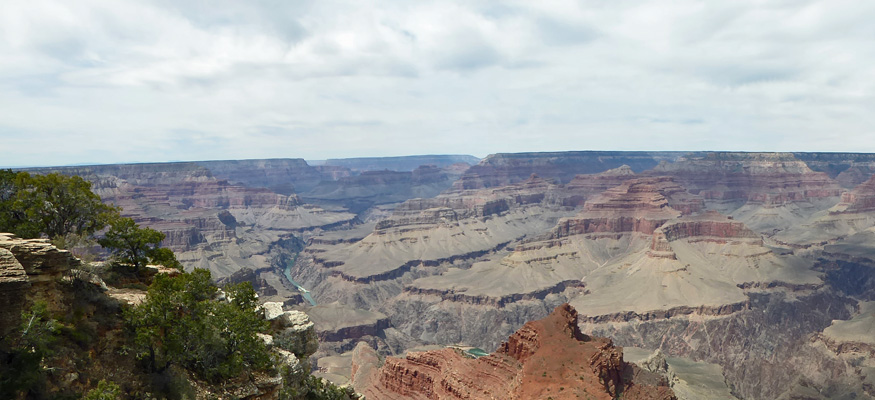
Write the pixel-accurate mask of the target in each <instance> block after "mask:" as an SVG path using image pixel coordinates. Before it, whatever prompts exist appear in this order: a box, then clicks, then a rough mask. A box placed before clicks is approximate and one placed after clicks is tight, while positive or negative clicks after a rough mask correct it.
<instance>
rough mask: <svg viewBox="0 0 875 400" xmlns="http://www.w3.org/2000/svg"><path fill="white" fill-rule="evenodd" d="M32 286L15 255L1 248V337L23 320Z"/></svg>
mask: <svg viewBox="0 0 875 400" xmlns="http://www.w3.org/2000/svg"><path fill="white" fill-rule="evenodd" d="M30 286H31V285H30V281H29V280H28V279H27V273H26V272H25V271H24V267H22V266H21V263H19V262H18V260H16V259H15V255H13V254H12V252H10V251H9V250H7V249H4V248H0V337H6V334H7V333H9V332H10V331H11V330H13V329H15V327H17V326H18V324H19V323H20V322H21V321H20V319H21V311H22V310H23V309H24V308H25V298H26V296H27V292H28V289H29V288H30Z"/></svg>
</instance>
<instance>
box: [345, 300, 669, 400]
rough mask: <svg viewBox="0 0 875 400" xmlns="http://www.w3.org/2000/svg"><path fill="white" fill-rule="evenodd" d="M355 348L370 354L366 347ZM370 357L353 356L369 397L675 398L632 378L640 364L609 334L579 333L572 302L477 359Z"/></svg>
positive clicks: (661, 386) (453, 353)
mask: <svg viewBox="0 0 875 400" xmlns="http://www.w3.org/2000/svg"><path fill="white" fill-rule="evenodd" d="M356 351H357V352H358V353H359V355H358V357H359V358H362V357H363V356H366V354H362V353H365V351H364V349H356ZM364 358H365V359H364V360H361V359H354V360H353V365H354V366H353V371H354V373H353V377H352V382H353V383H354V385H357V386H355V387H356V389H357V390H358V391H360V392H362V393H364V394H365V395H366V396H367V397H368V398H371V397H373V398H379V399H495V398H502V399H534V398H547V397H548V396H549V397H550V398H554V399H574V398H580V397H581V396H587V397H589V398H594V399H613V398H617V397H619V396H622V397H623V398H628V399H675V396H674V394H673V393H672V392H671V390H670V389H669V388H668V387H667V386H666V385H665V382H660V381H658V380H657V385H646V384H638V383H636V382H633V381H631V379H630V377H631V376H633V375H635V371H634V369H635V367H634V366H631V365H629V364H627V363H625V362H624V361H623V353H622V349H619V348H616V347H614V346H613V344H612V343H611V341H610V339H604V338H592V337H588V336H585V335H583V334H581V333H580V330H579V329H578V328H577V312H576V311H575V310H574V309H573V308H571V307H570V306H568V305H567V304H565V305H562V306H560V307H558V308H557V309H556V310H554V311H553V313H552V314H550V315H549V316H548V317H546V318H544V319H543V320H539V321H532V322H529V323H527V324H526V325H525V326H523V327H522V328H520V330H518V331H517V332H516V333H514V334H513V335H511V336H510V337H509V338H508V340H507V341H506V342H504V343H503V344H502V345H501V346H500V347H499V349H498V350H496V351H495V352H494V353H492V354H490V355H488V356H485V357H481V358H478V359H470V358H467V357H466V356H464V355H462V354H461V353H460V352H459V351H458V350H456V349H451V348H447V349H443V350H434V351H427V352H414V353H409V354H408V355H407V356H406V357H405V358H392V357H390V358H387V359H386V361H385V363H384V364H383V366H382V367H380V368H379V370H376V369H375V368H374V366H373V364H374V358H373V356H370V357H364ZM365 374H373V375H372V376H370V377H366V376H363V375H365Z"/></svg>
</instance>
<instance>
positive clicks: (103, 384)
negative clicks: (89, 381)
mask: <svg viewBox="0 0 875 400" xmlns="http://www.w3.org/2000/svg"><path fill="white" fill-rule="evenodd" d="M121 396H122V389H121V388H120V387H119V385H116V384H115V383H112V382H107V381H105V380H103V379H101V380H100V382H98V383H97V387H96V388H94V389H91V390H89V391H88V393H86V394H85V396H82V400H117V399H120V398H121Z"/></svg>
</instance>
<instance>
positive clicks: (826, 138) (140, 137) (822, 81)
mask: <svg viewBox="0 0 875 400" xmlns="http://www.w3.org/2000/svg"><path fill="white" fill-rule="evenodd" d="M2 10H3V12H2V13H0V51H2V52H3V54H4V57H3V58H2V59H0V109H2V110H3V111H2V112H0V141H2V147H0V165H3V166H8V167H29V166H58V165H86V164H113V163H131V162H168V161H171V160H186V161H187V160H226V159H261V158H304V159H312V160H322V159H326V158H350V157H368V156H371V157H374V156H383V155H386V154H392V155H397V154H408V155H409V154H472V155H475V156H477V157H485V156H486V155H488V154H493V153H509V152H530V151H562V150H576V149H592V150H639V151H671V150H678V149H681V150H682V151H714V150H717V151H791V152H792V151H807V152H818V151H828V152H875V141H873V140H871V139H872V138H873V137H875V135H873V134H875V132H873V126H875V115H873V114H872V113H871V111H870V110H872V109H873V108H875V72H873V69H872V68H869V67H868V66H869V65H871V64H872V61H873V60H875V25H872V24H871V23H869V21H871V20H872V18H873V17H875V3H872V2H860V1H807V0H799V1H795V0H776V1H765V2H763V1H707V2H706V1H693V0H684V1H680V2H673V3H671V4H659V3H648V2H623V3H617V2H599V1H583V2H576V3H569V2H539V3H531V2H477V3H471V2H417V3H413V4H411V3H407V2H397V1H379V2H378V1H365V2H344V1H320V2H316V1H296V2H282V3H275V2H268V1H253V2H246V3H239V2H233V1H219V2H212V3H210V4H209V7H207V6H205V5H204V3H195V2H171V1H165V0H149V1H144V2H136V3H132V2H110V1H105V0H85V1H81V2H75V3H69V2H61V1H55V0H35V1H31V2H26V3H25V2H12V3H7V4H4V5H3V8H2Z"/></svg>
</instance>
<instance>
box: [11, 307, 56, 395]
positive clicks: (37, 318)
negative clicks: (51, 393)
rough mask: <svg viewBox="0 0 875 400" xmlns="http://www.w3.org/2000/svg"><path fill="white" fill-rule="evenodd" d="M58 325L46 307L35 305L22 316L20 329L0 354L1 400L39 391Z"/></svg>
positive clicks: (12, 335) (13, 334)
mask: <svg viewBox="0 0 875 400" xmlns="http://www.w3.org/2000/svg"><path fill="white" fill-rule="evenodd" d="M58 329H59V324H58V323H57V321H55V320H54V319H52V318H51V317H50V316H49V312H48V310H47V307H46V304H45V303H43V302H37V303H35V304H34V305H33V307H32V308H31V309H30V311H26V312H24V313H22V315H21V326H20V327H19V329H18V330H17V331H15V332H12V333H10V334H9V335H8V336H7V337H6V339H5V340H4V343H3V346H2V350H0V398H3V399H11V398H17V397H18V394H19V393H25V394H27V393H31V392H35V391H39V390H40V389H42V386H43V385H40V383H41V382H42V381H43V380H44V379H45V376H44V371H43V367H42V365H41V363H42V361H43V358H45V357H46V356H49V355H51V353H52V352H51V348H52V344H53V343H55V341H56V340H57V334H58Z"/></svg>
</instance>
